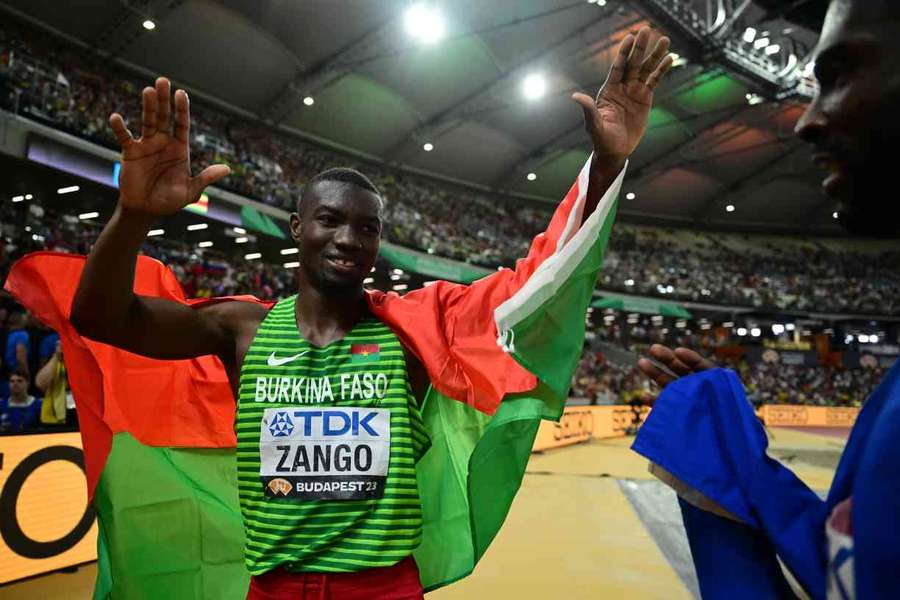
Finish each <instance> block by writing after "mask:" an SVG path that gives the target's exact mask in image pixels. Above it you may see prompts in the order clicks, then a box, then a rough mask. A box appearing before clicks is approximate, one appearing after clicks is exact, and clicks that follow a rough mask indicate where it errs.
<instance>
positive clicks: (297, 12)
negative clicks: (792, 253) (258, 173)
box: [5, 0, 835, 231]
mask: <svg viewBox="0 0 900 600" xmlns="http://www.w3.org/2000/svg"><path fill="white" fill-rule="evenodd" d="M668 1H669V2H673V1H674V0H668ZM666 3H667V2H666V1H664V0H647V1H644V2H638V1H633V2H626V1H624V0H608V1H605V2H604V1H603V0H599V1H598V0H594V1H592V2H586V1H584V0H577V1H574V2H573V1H572V0H517V1H515V2H499V1H497V2H484V1H480V0H457V1H455V2H452V3H451V2H444V3H443V4H441V5H440V6H441V10H442V14H443V17H444V19H445V28H446V31H445V35H444V38H443V39H442V40H441V41H440V42H437V43H434V44H422V43H419V42H417V41H416V40H414V39H412V38H411V37H410V36H409V35H408V34H407V31H405V29H404V11H405V10H406V9H407V8H408V7H409V5H410V2H405V1H404V2H401V1H399V0H381V1H379V2H363V1H350V0H348V1H343V2H337V1H334V0H305V1H303V2H300V1H292V0H267V1H260V0H222V1H219V2H213V1H211V0H165V1H162V0H150V1H149V2H147V3H142V2H138V1H136V0H131V1H130V2H129V1H128V0H84V1H82V2H77V3H73V2H33V1H32V0H7V1H6V2H5V5H6V7H7V8H9V9H12V10H13V11H14V12H16V13H19V14H20V15H26V16H28V17H30V18H31V19H33V20H35V21H37V22H38V23H39V24H43V25H44V26H47V27H50V28H52V29H54V30H56V31H58V32H61V33H63V34H65V35H66V36H69V37H71V38H74V39H76V40H78V41H80V42H83V43H85V44H88V45H90V46H92V47H95V48H99V49H101V50H102V51H103V52H105V53H108V55H109V56H110V57H112V58H116V59H120V60H123V61H126V62H128V63H131V64H133V65H137V66H139V67H142V68H144V69H147V70H148V71H149V72H152V73H159V74H165V75H168V76H170V77H172V78H173V79H174V80H175V81H176V82H177V83H178V84H179V85H183V86H185V87H187V88H188V89H190V90H193V91H194V92H195V93H200V94H202V95H204V96H205V97H208V98H209V97H211V98H215V99H218V100H221V101H223V102H225V103H227V104H228V105H230V106H232V107H235V108H237V109H240V110H241V111H243V112H245V114H252V115H255V116H258V117H259V118H261V119H263V120H266V121H271V122H272V123H273V124H278V125H280V126H284V127H287V128H290V129H291V130H293V131H296V132H299V133H302V134H304V135H308V136H315V137H316V138H320V139H323V140H327V141H328V142H330V143H334V144H337V145H340V146H342V147H345V148H349V149H352V150H354V151H356V152H359V153H363V154H365V155H369V156H373V157H376V158H377V159H379V160H383V161H387V162H390V163H402V164H404V165H408V166H410V167H413V168H417V169H421V170H424V171H428V172H431V173H435V174H438V175H441V176H444V177H450V178H454V179H457V180H462V181H465V182H470V183H474V184H478V185H480V186H487V187H490V188H496V189H500V190H508V191H511V192H513V193H518V194H525V195H528V196H533V197H540V198H542V199H546V200H552V201H555V200H557V199H558V198H559V197H561V195H562V194H563V193H564V192H565V190H566V189H567V187H568V185H569V184H570V183H571V181H572V180H573V177H574V175H575V174H576V173H577V170H578V168H579V167H580V165H581V164H582V162H583V161H584V160H585V159H586V157H587V156H588V149H589V148H588V141H587V139H586V136H585V134H584V132H583V129H582V123H581V112H580V110H579V108H578V107H577V106H576V105H575V104H574V103H573V102H572V101H571V100H570V99H569V96H570V94H571V93H572V92H573V91H575V90H590V92H591V93H593V92H595V91H596V89H597V88H598V86H599V85H600V83H601V82H602V80H603V78H604V77H605V74H606V71H607V70H608V66H609V63H610V60H611V58H612V55H613V52H614V50H615V47H616V45H617V42H618V41H619V40H620V39H621V38H622V37H623V36H624V35H625V34H626V33H627V32H629V31H634V30H636V29H637V28H639V27H640V26H641V25H643V24H645V23H650V24H654V25H656V26H657V27H660V28H661V29H662V30H663V31H665V32H666V33H668V34H670V35H671V36H672V37H673V51H675V52H678V53H679V54H681V56H682V57H683V58H684V59H685V60H686V62H685V64H683V65H681V66H679V67H677V68H676V69H674V70H673V72H672V73H671V74H670V76H669V77H668V79H667V81H666V82H664V84H663V85H661V86H660V88H659V89H658V91H657V94H656V108H655V109H654V111H653V114H652V117H651V123H650V127H649V130H648V133H647V136H646V138H645V140H644V142H643V144H642V145H641V147H640V148H639V150H638V151H637V153H636V155H635V156H634V157H633V161H632V164H631V167H630V173H629V176H628V180H627V184H626V189H627V191H629V192H633V193H634V194H635V197H634V198H633V199H631V200H625V199H623V200H622V204H621V211H622V212H623V213H625V214H628V215H631V216H633V217H634V218H635V219H638V220H645V221H647V220H651V221H652V220H656V219H662V220H665V221H671V222H673V223H677V222H681V223H684V224H690V225H708V226H711V227H715V228H730V227H745V226H755V227H758V228H763V229H767V230H774V229H779V228H787V229H793V230H797V229H802V230H806V231H815V230H821V231H833V230H834V227H835V225H834V221H833V219H832V211H833V210H834V209H833V206H832V203H831V202H830V201H828V200H827V199H825V198H824V197H823V196H822V195H821V194H820V192H819V179H820V176H819V175H818V173H817V172H816V169H815V168H814V167H813V166H812V164H811V163H810V152H809V150H808V149H806V148H805V147H804V145H803V144H802V143H801V142H799V141H798V140H796V139H795V138H794V136H793V127H794V124H795V122H796V120H797V118H798V117H799V115H800V114H801V113H802V110H803V102H804V100H803V99H802V98H797V97H788V98H787V99H783V100H780V101H778V100H775V98H776V97H778V96H779V94H778V93H776V92H775V91H773V90H772V89H771V88H767V87H766V86H765V85H763V84H761V83H760V82H759V81H755V80H754V78H753V77H751V76H748V75H747V73H745V72H741V71H740V70H739V69H733V68H729V66H728V65H727V63H726V62H725V61H723V60H721V56H720V55H717V54H716V53H714V52H713V50H715V48H711V47H710V46H709V45H707V44H705V42H704V41H703V39H702V38H701V39H699V40H698V38H692V37H691V35H689V32H687V33H686V32H685V31H683V30H680V29H679V27H678V24H677V23H675V22H674V21H672V20H671V19H667V18H665V17H666V14H665V9H664V8H660V7H664V6H665V5H666ZM601 4H602V6H601ZM675 4H676V5H677V3H675ZM681 4H682V5H688V4H691V3H690V2H685V1H682V2H681ZM694 4H696V5H697V6H696V9H697V10H698V11H705V10H706V9H705V6H706V5H707V4H708V3H707V2H705V0H694ZM713 4H715V3H713ZM719 4H720V5H722V4H723V2H719ZM737 4H739V3H737V2H724V5H727V6H730V7H732V8H734V5H737ZM747 4H748V6H747V7H745V8H744V9H743V10H741V11H740V12H734V13H733V14H729V15H728V19H729V21H728V22H727V23H726V25H728V26H729V27H730V28H731V31H733V32H737V33H738V35H739V34H740V31H743V30H744V28H745V27H750V26H752V27H754V28H756V29H757V30H759V31H763V30H771V31H772V32H773V35H774V32H777V33H778V35H785V36H788V37H789V38H790V39H791V44H792V45H793V46H792V47H793V48H795V49H798V50H797V52H798V53H801V54H802V53H805V55H801V56H800V58H801V59H803V58H805V57H806V56H808V54H809V50H810V49H811V48H812V46H813V45H814V44H815V38H816V34H815V33H814V32H813V31H811V30H810V29H807V28H806V27H815V22H816V21H815V19H816V18H818V14H819V10H818V8H811V9H809V10H803V5H806V4H809V5H813V4H817V5H821V3H816V2H808V3H807V2H803V1H802V0H801V1H800V2H792V3H777V2H772V1H766V0H759V2H757V3H756V4H754V3H749V2H748V3H747ZM780 4H785V5H790V12H785V13H784V14H782V13H779V12H778V9H777V8H773V7H775V6H778V5H780ZM798 7H799V8H798ZM661 10H662V11H663V12H660V11H661ZM796 15H800V16H799V17H796ZM795 17H796V19H797V21H798V22H797V23H792V22H789V21H788V20H786V19H787V18H795ZM146 18H151V19H152V20H153V21H154V22H155V23H156V28H155V29H154V30H153V31H147V30H145V29H144V28H142V26H141V23H142V21H143V20H144V19H146ZM804 25H805V26H804ZM765 33H768V31H765ZM709 37H710V38H712V37H714V36H709ZM801 51H802V52H801ZM535 73H537V74H541V75H543V77H544V78H545V81H546V86H547V91H546V94H545V95H544V96H543V97H542V98H540V99H539V100H527V99H525V97H524V96H523V94H522V82H523V80H524V78H525V77H526V76H528V75H531V74H535ZM748 95H749V96H748ZM753 95H758V97H756V96H753ZM306 96H310V97H312V98H313V99H314V103H313V104H312V105H306V104H304V102H303V101H302V100H303V98H304V97H306ZM748 98H754V99H756V100H760V99H761V100H762V101H761V102H759V103H758V104H755V105H751V104H750V103H749V102H748ZM426 143H429V144H433V150H432V151H430V152H425V151H424V150H423V145H424V144H426ZM529 173H534V174H535V175H536V178H534V179H533V180H529V179H528V178H526V175H527V174H529ZM728 205H734V210H733V211H731V212H729V211H726V206H728Z"/></svg>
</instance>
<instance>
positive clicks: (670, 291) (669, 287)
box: [666, 285, 675, 294]
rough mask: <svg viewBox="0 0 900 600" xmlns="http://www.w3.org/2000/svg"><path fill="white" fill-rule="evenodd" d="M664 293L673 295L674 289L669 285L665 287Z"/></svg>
mask: <svg viewBox="0 0 900 600" xmlns="http://www.w3.org/2000/svg"><path fill="white" fill-rule="evenodd" d="M666 292H667V293H669V294H674V293H675V288H674V287H672V286H671V285H667V286H666Z"/></svg>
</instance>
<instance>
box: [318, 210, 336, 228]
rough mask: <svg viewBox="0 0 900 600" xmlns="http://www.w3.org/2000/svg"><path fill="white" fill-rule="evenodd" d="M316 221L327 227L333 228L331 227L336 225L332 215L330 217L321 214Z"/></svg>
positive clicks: (326, 214)
mask: <svg viewBox="0 0 900 600" xmlns="http://www.w3.org/2000/svg"><path fill="white" fill-rule="evenodd" d="M316 220H317V221H318V222H319V223H321V224H322V225H326V226H329V227H330V226H333V225H337V219H336V218H335V217H334V215H330V214H328V213H323V214H321V215H319V216H318V217H317V218H316Z"/></svg>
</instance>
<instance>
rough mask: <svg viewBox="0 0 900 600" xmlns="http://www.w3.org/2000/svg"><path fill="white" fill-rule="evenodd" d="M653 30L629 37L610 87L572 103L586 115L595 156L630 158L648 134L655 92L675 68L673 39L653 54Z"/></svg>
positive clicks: (579, 95)
mask: <svg viewBox="0 0 900 600" xmlns="http://www.w3.org/2000/svg"><path fill="white" fill-rule="evenodd" d="M650 42H651V35H650V28H649V27H645V28H643V29H641V30H640V32H638V35H637V37H635V36H634V35H632V34H628V35H627V36H625V39H624V40H622V44H621V45H620V46H619V52H618V54H617V55H616V58H615V60H614V61H613V65H612V68H611V69H610V71H609V75H608V76H607V78H606V83H604V84H603V87H601V88H600V91H599V92H598V93H597V97H596V98H594V99H592V98H591V97H590V96H588V95H586V94H582V93H580V92H579V93H575V94H573V95H572V99H573V100H575V101H576V102H577V103H578V104H580V105H581V108H582V110H583V111H584V127H585V129H586V130H587V132H588V134H589V135H590V136H591V141H592V142H593V144H594V154H595V155H596V156H597V157H598V158H600V159H605V160H611V161H619V162H621V161H622V160H624V159H626V158H628V157H629V156H630V155H631V153H632V152H634V149H635V148H636V147H637V145H638V142H640V141H641V138H642V137H643V136H644V132H645V131H646V130H647V120H648V119H649V117H650V108H651V107H652V106H653V89H654V88H655V87H656V86H657V85H658V84H659V82H660V80H661V79H662V78H663V76H664V75H665V74H666V72H667V71H668V70H669V69H670V68H671V67H672V61H673V58H672V56H671V55H670V54H668V50H669V38H667V37H661V38H659V39H658V40H657V41H656V45H655V46H654V48H653V50H652V51H651V52H648V49H649V46H650Z"/></svg>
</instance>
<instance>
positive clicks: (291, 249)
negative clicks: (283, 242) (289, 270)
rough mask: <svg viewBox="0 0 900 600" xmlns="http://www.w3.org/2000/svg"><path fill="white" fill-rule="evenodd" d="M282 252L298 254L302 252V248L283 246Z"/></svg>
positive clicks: (283, 253) (284, 253)
mask: <svg viewBox="0 0 900 600" xmlns="http://www.w3.org/2000/svg"><path fill="white" fill-rule="evenodd" d="M280 252H281V254H282V255H288V254H297V253H298V252H300V248H282V249H281V251H280Z"/></svg>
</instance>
